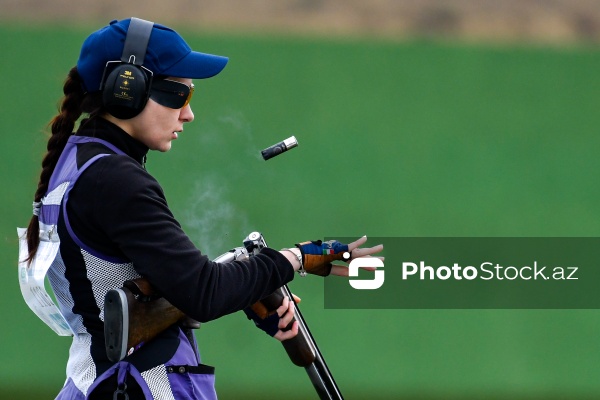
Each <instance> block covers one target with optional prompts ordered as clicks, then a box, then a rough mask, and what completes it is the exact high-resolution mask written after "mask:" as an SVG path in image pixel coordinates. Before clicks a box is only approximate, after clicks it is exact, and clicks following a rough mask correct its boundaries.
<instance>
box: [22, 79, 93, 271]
mask: <svg viewBox="0 0 600 400" xmlns="http://www.w3.org/2000/svg"><path fill="white" fill-rule="evenodd" d="M63 93H64V97H63V98H62V102H61V104H60V107H59V113H58V115H56V116H55V117H54V118H53V119H52V120H51V121H50V124H49V125H50V129H51V135H50V138H49V139H48V145H47V146H46V149H47V152H46V155H45V156H44V158H43V160H42V173H41V174H40V180H39V183H38V187H37V190H36V191H35V196H34V202H40V201H41V200H42V197H44V195H45V194H46V192H47V191H48V185H49V184H50V177H51V176H52V173H53V172H54V168H55V167H56V164H57V163H58V159H59V157H60V155H61V153H62V151H63V150H64V148H65V146H66V145H67V141H68V140H69V137H70V136H71V135H72V134H73V131H74V128H75V124H76V123H77V120H78V119H79V117H80V116H81V115H82V114H83V113H87V114H89V115H90V117H92V116H95V115H98V114H99V113H100V112H101V110H102V103H101V97H100V96H99V94H96V93H93V94H86V93H85V92H84V90H83V86H82V81H81V78H80V76H79V73H78V72H77V67H73V68H71V70H70V71H69V74H68V76H67V79H66V80H65V84H64V86H63ZM81 123H82V124H83V123H85V120H84V121H82V122H81ZM39 244H40V235H39V220H38V216H37V215H33V217H32V218H31V220H30V221H29V226H28V228H27V246H28V249H29V255H28V257H27V259H26V260H25V261H27V262H31V260H32V259H33V257H35V254H36V253H37V249H38V246H39Z"/></svg>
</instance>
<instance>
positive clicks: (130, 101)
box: [102, 63, 151, 119]
mask: <svg viewBox="0 0 600 400" xmlns="http://www.w3.org/2000/svg"><path fill="white" fill-rule="evenodd" d="M149 79H151V78H149V77H148V75H147V74H146V72H145V71H144V70H143V69H142V68H140V67H138V66H136V65H133V64H127V63H119V64H118V65H117V66H116V67H115V68H114V69H113V70H112V71H111V72H110V73H109V74H108V76H107V77H106V80H105V82H104V87H103V91H102V101H103V103H104V107H105V109H106V111H108V113H109V114H111V115H112V116H114V117H116V118H119V119H130V118H133V117H135V116H136V115H138V114H139V113H141V112H142V110H143V109H144V107H145V106H146V103H147V101H148V96H149V90H148V88H149V87H150V82H149Z"/></svg>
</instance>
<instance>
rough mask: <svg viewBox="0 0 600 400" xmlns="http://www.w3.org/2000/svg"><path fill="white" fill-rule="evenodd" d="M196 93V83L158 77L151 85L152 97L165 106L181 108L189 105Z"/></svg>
mask: <svg viewBox="0 0 600 400" xmlns="http://www.w3.org/2000/svg"><path fill="white" fill-rule="evenodd" d="M193 94H194V84H193V83H192V84H191V85H190V86H188V85H186V84H185V83H181V82H177V81H172V80H170V79H156V80H154V81H153V82H152V86H151V87H150V98H151V99H152V100H154V101H155V102H157V103H158V104H160V105H163V106H165V107H169V108H174V109H176V110H177V109H180V108H183V107H185V106H187V105H188V103H189V102H190V100H191V99H192V95H193Z"/></svg>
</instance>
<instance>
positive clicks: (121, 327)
mask: <svg viewBox="0 0 600 400" xmlns="http://www.w3.org/2000/svg"><path fill="white" fill-rule="evenodd" d="M243 244H244V247H236V248H235V249H232V250H230V251H229V252H227V253H225V254H223V255H221V256H219V257H217V258H216V259H215V260H214V261H215V262H219V263H226V262H231V261H233V260H243V259H244V258H247V257H250V256H252V255H254V254H256V253H258V252H259V251H260V250H261V249H262V248H263V247H266V246H267V244H266V242H265V240H264V238H263V236H262V235H261V234H260V233H259V232H252V233H251V234H250V235H248V236H247V237H246V238H245V239H244V241H243ZM284 296H287V297H288V298H289V299H290V301H294V300H293V296H292V293H291V291H290V290H289V288H288V287H287V285H284V286H282V287H281V288H279V289H277V290H276V291H275V292H274V293H272V294H271V295H269V296H267V297H265V298H264V299H262V300H260V301H261V303H263V305H264V306H265V308H266V309H267V310H268V311H274V310H276V309H277V308H278V307H279V306H280V305H281V302H282V301H283V297H284ZM295 320H296V321H298V335H296V336H295V337H293V338H292V339H288V340H285V341H283V342H282V345H283V347H284V348H285V350H286V352H287V354H288V356H289V358H290V360H291V361H292V362H293V363H294V364H295V365H297V366H299V367H304V368H305V370H306V372H307V374H308V376H309V378H310V381H311V383H312V384H313V386H314V388H315V390H316V391H317V394H318V395H319V398H320V399H327V400H337V399H343V397H342V395H341V393H340V390H339V388H338V386H337V384H336V382H335V380H334V379H333V375H332V374H331V372H330V371H329V368H328V367H327V364H326V363H325V360H324V358H323V356H322V354H321V352H320V351H319V348H318V347H317V344H316V342H315V340H314V338H313V336H312V334H311V333H310V330H309V329H308V326H307V324H306V322H305V321H304V318H303V316H302V314H301V312H300V309H299V308H298V305H296V313H295ZM293 322H294V321H293V320H292V322H290V325H288V327H287V328H286V329H289V328H290V327H291V324H292V323H293ZM173 324H180V325H181V326H182V327H183V328H190V329H197V328H199V327H200V323H199V322H197V321H195V320H193V319H192V318H190V317H188V316H186V315H185V314H184V313H183V312H182V311H181V310H179V309H178V308H176V307H175V306H173V305H172V304H171V303H169V302H168V301H167V300H166V299H165V298H163V297H160V296H159V295H158V294H157V293H156V291H155V290H154V288H153V287H152V286H151V285H150V283H149V282H148V281H147V280H146V279H145V278H143V277H141V278H137V279H133V280H129V281H126V282H125V283H124V284H123V287H121V288H119V289H113V290H109V291H108V292H107V294H106V296H105V298H104V336H105V347H106V354H107V356H108V359H109V360H110V361H112V362H118V361H120V360H122V359H123V358H125V357H126V356H127V355H129V354H131V353H133V352H134V351H135V350H137V349H138V348H139V347H141V345H143V344H144V343H147V342H149V341H151V340H152V339H154V338H155V337H156V336H157V335H158V334H159V333H161V332H162V331H164V330H165V329H167V328H168V327H169V326H171V325H173Z"/></svg>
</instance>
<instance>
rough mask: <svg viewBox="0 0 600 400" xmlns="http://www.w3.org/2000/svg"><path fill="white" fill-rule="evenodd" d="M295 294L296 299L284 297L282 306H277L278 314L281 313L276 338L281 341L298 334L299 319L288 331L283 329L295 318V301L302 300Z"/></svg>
mask: <svg viewBox="0 0 600 400" xmlns="http://www.w3.org/2000/svg"><path fill="white" fill-rule="evenodd" d="M293 296H294V301H290V299H289V298H287V297H284V298H283V301H282V302H281V306H279V308H277V314H278V315H279V318H280V319H279V324H278V325H277V327H278V328H279V331H278V332H277V333H276V334H275V336H274V338H275V339H277V340H279V341H284V340H287V339H291V338H293V337H294V336H296V335H297V334H298V321H294V323H293V324H292V326H291V328H290V329H289V330H287V331H283V330H282V329H285V328H286V327H287V326H288V325H289V324H290V323H291V322H292V320H293V319H294V314H295V312H296V306H295V303H298V302H300V298H299V297H298V296H295V295H293Z"/></svg>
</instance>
